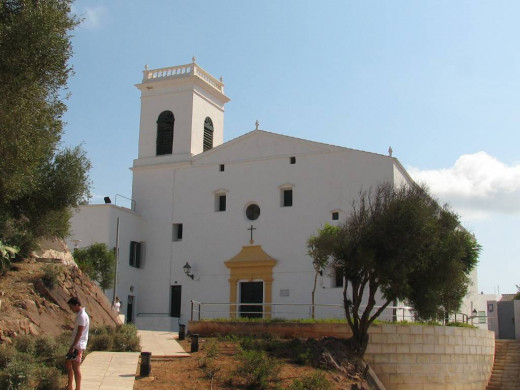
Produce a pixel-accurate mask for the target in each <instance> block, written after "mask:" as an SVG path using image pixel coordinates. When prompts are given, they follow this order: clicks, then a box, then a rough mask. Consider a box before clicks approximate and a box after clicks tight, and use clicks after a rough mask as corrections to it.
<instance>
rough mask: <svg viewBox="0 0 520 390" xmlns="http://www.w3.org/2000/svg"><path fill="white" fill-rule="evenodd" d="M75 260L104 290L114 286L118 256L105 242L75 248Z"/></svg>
mask: <svg viewBox="0 0 520 390" xmlns="http://www.w3.org/2000/svg"><path fill="white" fill-rule="evenodd" d="M74 260H76V263H77V264H78V266H79V268H80V269H81V270H82V271H83V272H85V273H86V274H87V275H88V276H89V278H90V279H92V280H94V281H96V282H97V283H98V284H99V287H101V288H102V289H103V290H106V289H108V288H110V287H112V285H113V282H114V265H115V261H116V257H115V254H114V251H112V250H110V249H108V248H107V246H106V245H105V244H102V243H95V244H92V245H90V246H88V247H85V248H76V249H74Z"/></svg>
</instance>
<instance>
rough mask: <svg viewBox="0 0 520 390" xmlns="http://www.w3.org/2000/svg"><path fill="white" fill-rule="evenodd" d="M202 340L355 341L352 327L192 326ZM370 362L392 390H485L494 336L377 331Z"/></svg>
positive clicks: (426, 329)
mask: <svg viewBox="0 0 520 390" xmlns="http://www.w3.org/2000/svg"><path fill="white" fill-rule="evenodd" d="M188 329H189V331H190V332H191V333H198V334H199V335H200V336H215V335H218V334H220V335H225V334H235V335H249V334H254V335H258V336H261V335H262V334H266V333H269V334H274V335H277V336H279V337H282V338H292V337H298V338H309V337H312V338H316V339H319V338H321V337H324V336H334V337H339V338H347V337H350V335H351V333H350V330H349V329H348V326H347V325H346V324H344V323H343V324H338V323H289V322H279V323H278V322H250V323H247V322H210V321H200V322H198V321H190V322H189V324H188ZM369 333H370V343H369V346H368V349H367V352H366V354H365V360H366V361H367V362H368V363H369V364H370V366H371V367H372V369H373V370H374V372H375V373H376V374H377V376H378V378H379V379H380V380H381V382H382V383H383V384H384V385H385V386H386V388H387V389H388V390H441V389H442V390H445V389H457V390H458V389H462V390H477V389H479V390H480V389H485V388H486V386H487V383H488V381H489V378H490V376H491V369H492V367H493V358H494V351H495V338H494V333H493V332H490V331H488V330H482V329H471V328H455V327H445V326H421V325H391V324H383V325H372V326H371V327H370V331H369Z"/></svg>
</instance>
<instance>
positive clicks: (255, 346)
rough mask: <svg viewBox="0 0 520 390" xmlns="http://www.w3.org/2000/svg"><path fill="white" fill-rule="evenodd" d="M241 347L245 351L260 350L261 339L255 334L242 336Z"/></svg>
mask: <svg viewBox="0 0 520 390" xmlns="http://www.w3.org/2000/svg"><path fill="white" fill-rule="evenodd" d="M238 343H239V345H240V348H242V350H244V351H252V350H259V348H260V347H259V341H258V340H257V339H256V338H254V337H253V336H242V337H240V338H239V341H238Z"/></svg>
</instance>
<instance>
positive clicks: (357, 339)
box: [349, 329, 369, 358]
mask: <svg viewBox="0 0 520 390" xmlns="http://www.w3.org/2000/svg"><path fill="white" fill-rule="evenodd" d="M368 339H369V337H368V332H366V331H360V330H359V329H358V330H357V331H356V332H353V335H352V337H351V338H350V339H349V341H350V345H351V347H352V352H354V354H355V355H356V356H357V357H360V358H362V357H363V356H364V355H365V352H366V350H367V347H368Z"/></svg>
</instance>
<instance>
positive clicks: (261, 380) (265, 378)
mask: <svg viewBox="0 0 520 390" xmlns="http://www.w3.org/2000/svg"><path fill="white" fill-rule="evenodd" d="M240 360H241V364H240V365H239V366H238V368H237V369H236V371H235V373H236V375H237V376H239V377H242V378H243V379H244V380H245V382H246V386H248V387H256V388H261V389H265V388H267V387H268V386H269V382H270V381H274V380H276V379H278V374H279V373H280V368H281V367H280V364H279V362H277V361H276V360H274V359H269V357H268V356H267V354H266V353H265V352H263V351H254V350H251V351H242V353H241V354H240Z"/></svg>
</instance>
